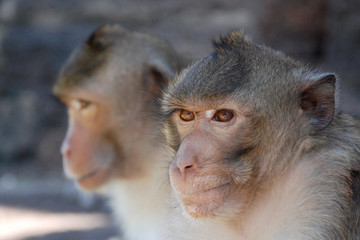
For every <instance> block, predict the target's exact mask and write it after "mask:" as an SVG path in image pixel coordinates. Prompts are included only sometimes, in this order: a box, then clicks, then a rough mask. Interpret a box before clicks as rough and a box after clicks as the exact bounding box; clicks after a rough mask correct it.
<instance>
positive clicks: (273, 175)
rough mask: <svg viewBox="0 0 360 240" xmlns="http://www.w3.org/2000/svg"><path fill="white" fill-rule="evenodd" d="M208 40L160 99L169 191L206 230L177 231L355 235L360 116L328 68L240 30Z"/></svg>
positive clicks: (260, 238) (252, 238)
mask: <svg viewBox="0 0 360 240" xmlns="http://www.w3.org/2000/svg"><path fill="white" fill-rule="evenodd" d="M213 45H214V49H215V50H214V52H213V53H211V54H210V55H209V56H207V57H205V58H203V59H202V60H199V61H198V62H196V63H195V64H194V65H192V66H191V67H189V68H187V69H186V70H184V71H183V72H182V73H181V74H180V75H179V76H178V77H177V78H175V80H174V83H172V84H170V87H169V89H168V90H167V91H166V93H165V97H164V99H163V114H164V117H165V127H164V133H165V135H166V137H167V141H168V144H169V149H170V151H172V152H173V160H172V162H171V165H170V171H169V172H170V180H171V186H172V188H173V192H174V194H175V195H176V198H177V200H178V201H179V202H180V205H181V209H182V211H183V212H184V214H185V215H186V216H187V218H188V219H190V220H191V221H188V222H189V223H190V225H191V226H192V227H191V228H192V229H194V228H195V229H196V228H198V230H199V231H203V232H207V233H208V235H207V237H206V238H205V237H197V238H194V237H191V236H189V237H188V238H187V239H246V240H265V239H266V240H270V239H271V240H285V239H286V240H290V239H291V240H294V239H298V240H300V239H301V240H304V239H318V240H320V239H323V240H329V239H333V240H339V239H347V240H349V239H352V240H355V239H360V235H359V222H360V202H359V190H360V188H359V187H360V184H359V183H360V122H359V120H356V119H355V118H353V117H351V116H349V115H346V114H344V113H341V112H340V111H339V110H338V109H337V108H336V91H337V87H336V86H337V78H336V76H335V75H334V74H331V73H321V72H319V71H314V70H313V69H309V68H308V67H306V66H304V65H302V64H301V63H299V62H297V61H294V60H292V59H291V58H289V57H286V56H284V55H283V54H282V53H280V52H277V51H273V50H271V49H269V48H267V47H265V46H261V45H256V44H254V43H253V42H252V41H251V40H250V39H249V37H248V36H246V35H244V34H243V33H240V32H236V31H235V32H232V33H230V34H229V35H227V36H226V37H223V38H221V39H220V40H219V41H217V42H214V43H213ZM181 232H185V234H186V231H181ZM191 234H194V232H192V233H191ZM175 239H176V238H175Z"/></svg>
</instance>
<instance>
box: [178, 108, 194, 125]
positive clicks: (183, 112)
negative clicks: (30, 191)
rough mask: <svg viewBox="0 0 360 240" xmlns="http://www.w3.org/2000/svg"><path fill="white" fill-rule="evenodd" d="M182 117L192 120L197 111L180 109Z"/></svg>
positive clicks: (185, 119)
mask: <svg viewBox="0 0 360 240" xmlns="http://www.w3.org/2000/svg"><path fill="white" fill-rule="evenodd" d="M180 118H181V119H182V120H183V121H186V122H188V121H192V120H194V118H195V113H194V112H190V111H187V110H180Z"/></svg>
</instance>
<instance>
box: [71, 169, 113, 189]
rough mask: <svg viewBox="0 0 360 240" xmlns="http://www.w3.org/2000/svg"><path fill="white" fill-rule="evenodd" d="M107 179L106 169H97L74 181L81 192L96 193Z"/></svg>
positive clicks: (108, 174) (108, 172) (107, 171)
mask: <svg viewBox="0 0 360 240" xmlns="http://www.w3.org/2000/svg"><path fill="white" fill-rule="evenodd" d="M109 177H110V171H109V170H108V169H97V170H94V171H92V172H90V173H88V174H86V175H84V176H82V177H80V178H78V179H76V182H77V185H78V186H79V187H80V188H81V189H82V190H85V191H91V192H92V191H94V192H96V191H97V190H98V189H100V188H101V187H102V186H103V185H105V184H106V183H107V182H108V180H109Z"/></svg>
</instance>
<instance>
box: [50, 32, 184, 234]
mask: <svg viewBox="0 0 360 240" xmlns="http://www.w3.org/2000/svg"><path fill="white" fill-rule="evenodd" d="M181 66H182V61H180V58H179V56H178V55H177V54H176V53H175V52H174V50H172V48H171V47H170V46H169V45H168V44H167V43H165V42H164V41H162V40H159V39H157V38H155V37H152V36H150V35H147V34H143V33H137V32H130V31H127V30H125V29H124V28H122V27H120V26H116V25H106V26H104V27H102V28H100V29H98V30H97V31H95V32H94V33H92V34H91V36H90V37H89V38H88V39H87V40H86V42H85V43H84V44H83V46H81V47H80V48H78V49H76V50H75V51H74V52H73V53H72V55H71V57H70V58H69V60H68V61H67V62H66V63H65V65H64V66H63V68H62V70H61V71H60V74H59V77H58V79H57V82H56V85H55V86H54V94H55V95H56V96H57V97H58V98H59V99H61V101H63V102H64V103H65V104H66V106H67V108H68V119H69V125H68V130H67V133H66V136H65V139H64V141H63V144H62V147H61V153H62V155H63V163H64V171H65V173H66V175H67V176H68V177H69V178H71V179H73V180H74V181H75V182H76V183H77V185H78V186H79V187H80V188H81V189H84V190H87V191H92V192H99V193H102V194H105V195H107V196H108V197H109V198H110V202H111V205H112V207H113V211H114V214H115V217H116V218H117V219H118V220H119V222H120V225H121V228H122V230H123V237H124V239H131V240H137V239H147V240H149V239H150V240H151V239H154V240H155V239H156V240H158V239H159V238H158V236H159V234H160V232H162V231H163V230H164V229H165V228H166V227H164V222H166V221H167V219H166V218H165V217H164V216H165V209H166V208H165V207H164V206H165V203H164V202H165V201H166V200H167V199H168V195H169V191H170V190H169V184H166V183H167V178H168V176H167V169H166V161H165V166H164V162H163V160H164V159H165V156H166V154H165V152H164V148H162V147H161V143H160V142H159V141H158V140H159V138H160V137H161V128H160V124H159V123H158V122H159V121H157V115H159V113H160V102H159V97H160V95H161V92H162V89H163V88H164V87H165V86H166V85H167V81H168V78H171V77H173V76H174V75H175V73H176V71H177V70H178V69H180V68H181Z"/></svg>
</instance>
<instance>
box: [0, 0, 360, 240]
mask: <svg viewBox="0 0 360 240" xmlns="http://www.w3.org/2000/svg"><path fill="white" fill-rule="evenodd" d="M104 23H120V24H123V25H124V26H125V27H127V28H129V29H132V30H137V31H145V32H148V33H151V34H155V35H158V36H160V37H162V38H164V39H166V40H168V41H169V42H170V44H171V45H173V47H174V48H175V49H176V50H177V51H178V52H181V53H182V54H183V55H185V56H187V57H189V58H198V57H201V56H203V55H205V54H206V53H208V52H209V51H210V50H211V41H210V40H212V39H214V38H217V37H218V35H219V34H224V33H226V32H227V31H229V30H231V29H239V28H240V29H244V30H245V31H246V32H248V33H250V34H252V35H253V38H254V40H255V41H256V42H263V43H265V44H267V45H269V46H271V47H273V48H276V49H280V50H283V51H285V52H286V53H287V54H289V55H291V56H294V57H296V58H299V59H301V60H303V61H306V62H308V63H309V64H311V65H314V66H316V67H320V68H321V69H324V70H327V71H330V70H331V71H335V72H336V73H338V74H339V76H341V79H342V103H341V108H342V109H343V110H345V111H347V112H351V113H354V114H357V115H360V81H359V80H358V79H359V78H358V76H359V74H360V67H359V66H360V2H358V1H356V0H348V1H340V0H292V1H287V0H241V1H238V0H222V1H215V0H207V1H205V0H199V1H193V0H183V1H171V0H163V1H156V0H148V1H145V0H120V1H118V0H117V1H115V0H102V1H97V0H88V1H80V0H54V1H46V0H32V1H20V0H0V239H1V240H25V239H26V240H36V239H37V240H55V239H59V240H60V239H62V240H63V239H77V240H82V239H87V240H89V239H90V240H92V239H97V240H101V239H107V238H108V237H109V236H112V235H114V234H115V233H116V230H115V228H114V227H113V224H112V223H111V221H109V210H108V209H107V207H106V204H104V200H103V199H100V198H94V197H89V196H87V197H84V196H81V195H79V193H78V192H77V190H76V189H75V187H74V186H73V185H72V183H71V182H68V181H67V180H66V179H64V177H63V176H62V166H61V156H60V154H59V150H58V149H59V147H60V144H61V140H62V138H63V136H64V134H65V128H66V112H65V109H64V107H63V106H62V105H61V104H60V103H59V102H58V101H57V100H55V99H54V98H53V97H52V95H51V86H52V84H53V83H54V80H55V78H56V74H57V72H58V71H59V69H60V67H61V65H62V64H63V63H64V62H65V60H66V58H67V57H68V56H69V54H70V52H71V51H72V50H73V49H74V48H75V47H76V46H78V45H80V44H81V43H82V41H83V40H84V39H86V37H87V36H88V35H89V34H90V32H91V31H93V30H94V29H95V28H96V27H98V26H100V25H102V24H104Z"/></svg>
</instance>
